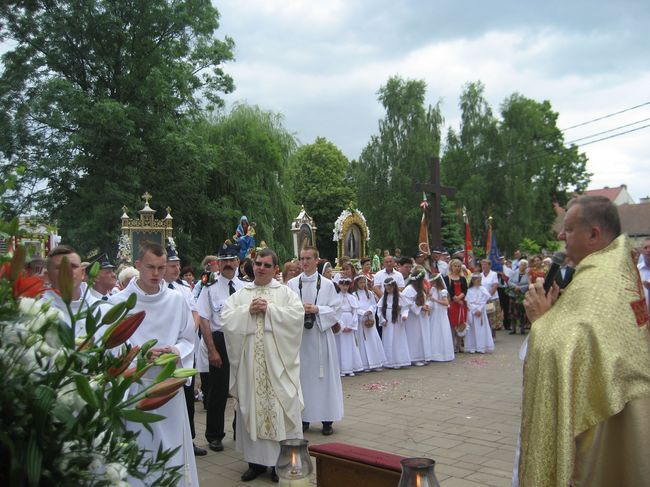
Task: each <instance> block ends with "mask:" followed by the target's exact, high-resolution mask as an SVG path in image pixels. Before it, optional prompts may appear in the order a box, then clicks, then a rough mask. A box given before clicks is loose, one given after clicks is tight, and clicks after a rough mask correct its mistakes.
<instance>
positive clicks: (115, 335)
mask: <svg viewBox="0 0 650 487" xmlns="http://www.w3.org/2000/svg"><path fill="white" fill-rule="evenodd" d="M144 316H145V312H144V311H138V312H137V313H135V314H133V315H129V316H127V317H126V318H124V320H122V321H121V322H120V324H119V325H117V326H116V327H115V328H113V330H112V331H111V332H110V335H109V336H108V337H107V338H106V348H113V347H117V346H118V345H122V344H123V343H124V342H125V341H127V340H128V339H129V338H131V335H133V334H134V333H135V330H137V329H138V327H139V326H140V323H142V320H144Z"/></svg>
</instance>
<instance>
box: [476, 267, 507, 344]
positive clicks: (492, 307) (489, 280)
mask: <svg viewBox="0 0 650 487" xmlns="http://www.w3.org/2000/svg"><path fill="white" fill-rule="evenodd" d="M481 286H483V288H484V289H485V290H486V291H487V292H488V294H489V295H490V299H489V300H488V304H487V307H486V311H487V317H488V320H489V322H490V329H491V330H492V338H494V337H495V336H496V330H500V329H501V327H502V326H503V324H502V322H501V319H500V315H501V305H499V293H498V292H497V290H498V288H499V276H498V275H497V273H496V272H494V271H493V270H492V263H491V262H490V261H489V260H488V259H483V260H481Z"/></svg>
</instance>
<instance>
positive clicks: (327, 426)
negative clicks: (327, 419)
mask: <svg viewBox="0 0 650 487" xmlns="http://www.w3.org/2000/svg"><path fill="white" fill-rule="evenodd" d="M322 433H323V434H324V435H325V436H329V435H331V434H334V428H332V425H331V424H324V425H323V431H322Z"/></svg>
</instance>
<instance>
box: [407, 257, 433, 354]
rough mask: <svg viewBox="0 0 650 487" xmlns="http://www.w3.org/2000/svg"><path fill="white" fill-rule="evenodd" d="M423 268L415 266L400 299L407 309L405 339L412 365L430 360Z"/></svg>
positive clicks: (428, 309)
mask: <svg viewBox="0 0 650 487" xmlns="http://www.w3.org/2000/svg"><path fill="white" fill-rule="evenodd" d="M425 275H426V272H425V270H424V267H422V266H416V267H415V268H414V269H413V270H412V271H411V274H410V276H409V277H408V279H407V281H406V284H407V285H406V287H405V288H404V290H403V291H402V297H403V298H404V301H405V302H406V307H407V308H408V317H407V318H406V322H405V323H404V327H405V328H406V338H407V340H408V344H409V352H410V353H411V364H412V365H417V366H421V365H425V362H426V361H427V360H430V359H431V333H430V330H429V312H430V311H431V309H430V308H429V306H428V305H427V303H426V300H427V295H426V291H425V290H424V278H425Z"/></svg>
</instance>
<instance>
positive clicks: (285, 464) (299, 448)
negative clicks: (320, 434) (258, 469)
mask: <svg viewBox="0 0 650 487" xmlns="http://www.w3.org/2000/svg"><path fill="white" fill-rule="evenodd" d="M308 444H309V442H308V441H307V440H303V439H292V440H282V441H281V442H280V455H279V456H278V461H277V462H276V464H275V473H277V474H278V477H279V478H280V487H309V476H310V475H311V473H312V472H313V471H314V467H313V466H312V464H311V458H310V457H309V450H308V449H307V445H308Z"/></svg>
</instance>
